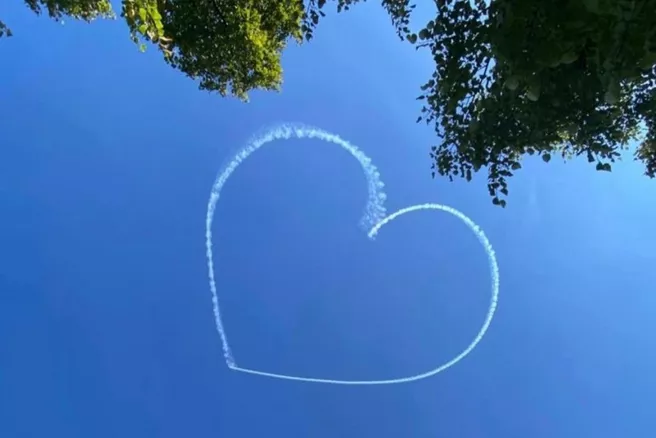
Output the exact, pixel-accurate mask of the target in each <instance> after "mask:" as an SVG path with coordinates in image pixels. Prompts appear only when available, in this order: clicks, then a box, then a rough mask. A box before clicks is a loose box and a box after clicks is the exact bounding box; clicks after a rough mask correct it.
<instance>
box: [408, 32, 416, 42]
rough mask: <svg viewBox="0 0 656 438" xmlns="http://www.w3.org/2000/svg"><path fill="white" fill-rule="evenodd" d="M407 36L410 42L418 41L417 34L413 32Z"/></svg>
mask: <svg viewBox="0 0 656 438" xmlns="http://www.w3.org/2000/svg"><path fill="white" fill-rule="evenodd" d="M407 38H408V41H409V42H410V44H414V43H416V42H417V34H414V33H412V34H410V35H408V37H407Z"/></svg>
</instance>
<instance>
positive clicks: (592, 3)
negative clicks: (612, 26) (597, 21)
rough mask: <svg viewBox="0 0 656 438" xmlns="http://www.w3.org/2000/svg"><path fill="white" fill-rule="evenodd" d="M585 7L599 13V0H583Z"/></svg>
mask: <svg viewBox="0 0 656 438" xmlns="http://www.w3.org/2000/svg"><path fill="white" fill-rule="evenodd" d="M583 4H584V5H585V7H586V9H587V10H588V11H590V12H593V13H595V14H597V13H599V0H583Z"/></svg>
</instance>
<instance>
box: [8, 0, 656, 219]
mask: <svg viewBox="0 0 656 438" xmlns="http://www.w3.org/2000/svg"><path fill="white" fill-rule="evenodd" d="M362 1H364V0H123V2H122V11H121V16H122V17H123V18H124V19H125V20H126V22H127V24H128V27H129V30H130V34H131V38H132V39H133V40H134V41H135V42H137V43H138V44H139V45H140V47H142V48H144V47H145V44H146V43H153V44H155V45H156V46H157V47H158V48H159V49H160V50H161V52H162V54H163V56H164V59H165V61H166V62H167V63H168V64H170V65H171V66H173V67H174V68H176V69H179V70H180V71H182V72H184V73H185V74H187V75H188V76H190V77H191V78H194V79H197V80H198V81H199V84H200V88H201V89H205V90H209V91H214V92H218V93H220V94H221V95H234V96H237V97H239V98H241V99H244V100H246V99H247V96H248V92H249V91H251V90H253V89H258V88H261V89H269V90H275V89H278V88H279V87H280V85H281V83H282V67H281V62H280V58H281V53H282V51H283V50H284V48H285V47H286V44H287V43H288V41H290V40H295V41H298V42H301V41H302V40H310V39H311V38H312V36H313V34H314V31H315V28H316V26H317V24H318V23H319V21H320V18H321V17H323V16H324V15H325V9H326V8H325V7H326V5H327V4H332V5H334V6H336V8H337V10H338V11H343V10H348V9H349V8H350V7H351V6H353V5H354V4H356V3H360V2H362ZM25 2H26V4H27V5H28V6H29V7H30V8H31V9H32V10H33V11H35V12H36V13H41V12H42V11H43V10H45V11H47V13H48V15H49V16H51V17H52V18H54V19H56V20H59V19H61V18H62V17H63V16H71V17H74V18H79V19H82V20H86V21H91V20H93V19H95V18H101V17H102V18H108V17H113V12H112V9H111V4H110V3H109V0H25ZM381 3H382V6H383V8H384V9H385V10H386V11H387V12H388V13H389V15H390V17H391V21H392V25H393V26H394V28H395V30H396V32H397V34H398V35H399V37H400V38H401V39H402V40H405V41H408V42H409V43H411V44H414V45H415V46H416V47H417V49H420V50H424V51H427V52H429V53H430V55H431V57H432V58H433V60H434V63H435V70H434V72H433V73H432V75H431V77H430V78H429V79H428V80H427V81H426V82H425V83H424V84H423V85H422V86H421V94H420V96H419V97H418V99H419V100H421V101H422V102H423V108H422V109H421V114H420V116H419V118H418V121H424V122H426V123H429V124H431V125H432V126H433V127H434V129H435V132H436V134H437V136H438V138H439V143H438V144H437V145H436V146H433V147H432V149H431V157H432V160H433V175H436V174H440V175H443V176H447V177H449V178H451V179H453V178H454V177H464V178H466V179H468V180H469V179H471V178H472V175H473V174H474V173H476V172H478V171H480V170H482V169H485V170H486V171H487V176H488V189H489V192H490V195H491V196H492V197H493V202H494V203H495V204H497V205H501V206H504V205H505V204H506V201H505V199H504V197H505V196H506V195H507V194H508V183H507V179H508V178H509V177H510V176H512V174H513V173H514V172H515V171H517V170H518V169H520V168H521V160H522V158H523V157H524V156H526V155H527V154H528V155H539V156H541V157H542V159H543V160H544V161H545V162H548V161H550V160H551V159H552V157H554V156H561V157H563V158H571V157H576V156H579V155H583V156H584V157H585V158H587V160H588V161H590V162H591V163H595V166H596V169H597V170H602V171H610V170H611V163H613V162H615V161H616V160H617V159H618V158H619V157H620V155H621V152H622V150H623V149H626V148H627V147H628V144H629V142H630V141H633V140H636V139H637V140H639V146H638V148H637V150H636V151H635V156H636V158H637V159H639V160H641V161H642V162H643V163H644V165H645V168H646V170H645V173H646V174H647V175H648V176H650V177H654V176H656V0H549V1H543V0H435V5H436V15H435V18H433V19H431V20H430V21H429V22H428V23H426V24H425V25H424V26H422V28H421V29H420V30H419V31H418V32H413V31H412V30H411V29H410V27H411V18H412V11H413V9H414V6H413V4H411V2H410V0H382V2H381ZM3 35H11V31H9V29H8V28H7V26H5V25H4V24H3V23H2V22H0V36H3Z"/></svg>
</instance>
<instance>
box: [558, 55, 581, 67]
mask: <svg viewBox="0 0 656 438" xmlns="http://www.w3.org/2000/svg"><path fill="white" fill-rule="evenodd" d="M577 59H579V54H578V53H576V52H567V53H565V54H564V55H563V56H562V58H560V62H561V63H563V64H571V63H573V62H574V61H576V60H577Z"/></svg>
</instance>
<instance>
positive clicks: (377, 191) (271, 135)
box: [205, 124, 386, 368]
mask: <svg viewBox="0 0 656 438" xmlns="http://www.w3.org/2000/svg"><path fill="white" fill-rule="evenodd" d="M291 138H298V139H301V138H314V139H318V140H323V141H326V142H329V143H333V144H336V145H337V146H340V147H341V148H343V149H344V150H346V151H347V152H349V153H350V154H351V155H352V156H353V157H354V158H355V159H356V160H358V162H359V163H360V166H362V170H363V171H364V175H365V177H366V178H367V185H368V189H369V198H368V201H367V205H366V207H365V211H364V214H363V217H362V219H361V221H360V223H361V225H362V226H363V227H365V228H367V229H368V228H369V227H371V226H372V225H374V224H376V223H377V222H379V221H380V220H381V219H382V218H383V217H385V214H386V212H385V206H384V203H385V199H386V195H385V193H384V192H383V187H384V184H383V182H382V181H381V179H380V173H379V172H378V169H377V168H376V166H374V165H373V163H372V162H371V159H370V158H369V157H367V156H366V155H365V154H364V153H363V152H362V151H361V150H360V149H358V147H357V146H355V145H353V144H351V143H349V142H348V141H346V140H344V139H342V138H341V137H340V136H338V135H335V134H332V133H330V132H327V131H324V130H323V129H320V128H316V127H313V126H307V125H301V124H284V125H279V126H277V127H275V128H273V129H271V130H269V131H266V132H265V133H264V134H262V135H260V136H258V137H255V138H253V139H251V140H250V141H249V142H248V143H247V144H246V146H244V147H243V148H241V149H240V150H239V151H238V152H237V154H236V155H235V157H234V158H233V159H232V160H231V161H230V162H229V163H228V164H227V165H226V166H225V167H224V168H223V169H222V170H221V171H220V172H219V174H218V175H217V177H216V180H215V181H214V185H213V186H212V192H211V194H210V199H209V201H208V203H207V216H206V218H205V247H206V253H207V269H208V275H209V282H210V291H211V292H212V307H213V310H214V321H215V323H216V330H217V332H218V333H219V336H220V338H221V343H222V344H223V355H224V356H225V360H226V363H227V364H228V366H229V367H231V368H234V367H235V359H234V357H233V356H232V352H231V351H230V344H229V343H228V338H227V336H226V332H225V328H224V327H223V320H222V319H221V311H220V307H219V298H218V295H217V292H216V279H215V277H214V257H213V255H212V222H213V221H214V211H215V209H216V203H217V202H218V200H219V197H220V195H221V190H223V186H224V185H225V183H226V182H227V181H228V178H230V176H231V175H232V173H233V172H234V171H235V170H236V169H237V167H239V165H240V164H241V163H243V162H244V160H245V159H246V158H248V157H249V156H250V155H251V154H252V153H253V152H255V151H257V150H258V149H260V148H261V147H262V146H264V145H266V144H268V143H271V142H272V141H274V140H288V139H291Z"/></svg>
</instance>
